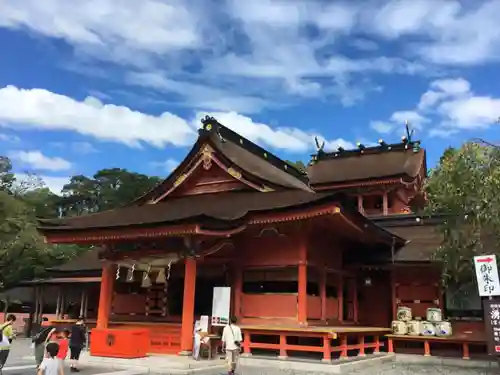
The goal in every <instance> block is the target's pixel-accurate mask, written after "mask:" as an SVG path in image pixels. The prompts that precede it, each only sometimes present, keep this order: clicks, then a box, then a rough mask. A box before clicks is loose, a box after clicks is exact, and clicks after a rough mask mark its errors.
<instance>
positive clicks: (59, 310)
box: [56, 286, 62, 319]
mask: <svg viewBox="0 0 500 375" xmlns="http://www.w3.org/2000/svg"><path fill="white" fill-rule="evenodd" d="M61 297H62V296H61V287H60V286H58V287H57V302H56V319H59V318H60V317H61Z"/></svg>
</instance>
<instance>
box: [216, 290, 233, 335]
mask: <svg viewBox="0 0 500 375" xmlns="http://www.w3.org/2000/svg"><path fill="white" fill-rule="evenodd" d="M230 307H231V288H230V287H225V286H223V287H219V286H216V287H214V297H213V300H212V325H213V326H225V325H227V324H228V323H229V310H230Z"/></svg>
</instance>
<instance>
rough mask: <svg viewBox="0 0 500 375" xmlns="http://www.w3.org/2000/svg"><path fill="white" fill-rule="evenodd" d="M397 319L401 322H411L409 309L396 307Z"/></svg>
mask: <svg viewBox="0 0 500 375" xmlns="http://www.w3.org/2000/svg"><path fill="white" fill-rule="evenodd" d="M397 318H398V320H400V321H402V322H409V321H410V320H411V309H410V308H409V307H404V306H400V307H398V312H397Z"/></svg>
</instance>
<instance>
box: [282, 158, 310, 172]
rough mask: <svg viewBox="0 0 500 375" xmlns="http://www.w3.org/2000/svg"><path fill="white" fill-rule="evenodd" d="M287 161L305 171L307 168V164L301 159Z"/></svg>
mask: <svg viewBox="0 0 500 375" xmlns="http://www.w3.org/2000/svg"><path fill="white" fill-rule="evenodd" d="M286 162H287V163H288V164H290V165H292V166H294V167H295V168H297V169H299V170H301V171H303V172H305V171H306V170H307V166H306V165H305V164H304V163H303V162H302V161H300V160H298V161H295V162H294V161H290V160H286Z"/></svg>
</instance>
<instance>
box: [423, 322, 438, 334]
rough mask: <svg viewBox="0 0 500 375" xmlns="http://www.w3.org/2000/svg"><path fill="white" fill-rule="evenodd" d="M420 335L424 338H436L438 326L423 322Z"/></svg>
mask: <svg viewBox="0 0 500 375" xmlns="http://www.w3.org/2000/svg"><path fill="white" fill-rule="evenodd" d="M420 333H421V334H422V336H435V335H436V326H435V325H434V323H431V322H422V325H421V331H420Z"/></svg>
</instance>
